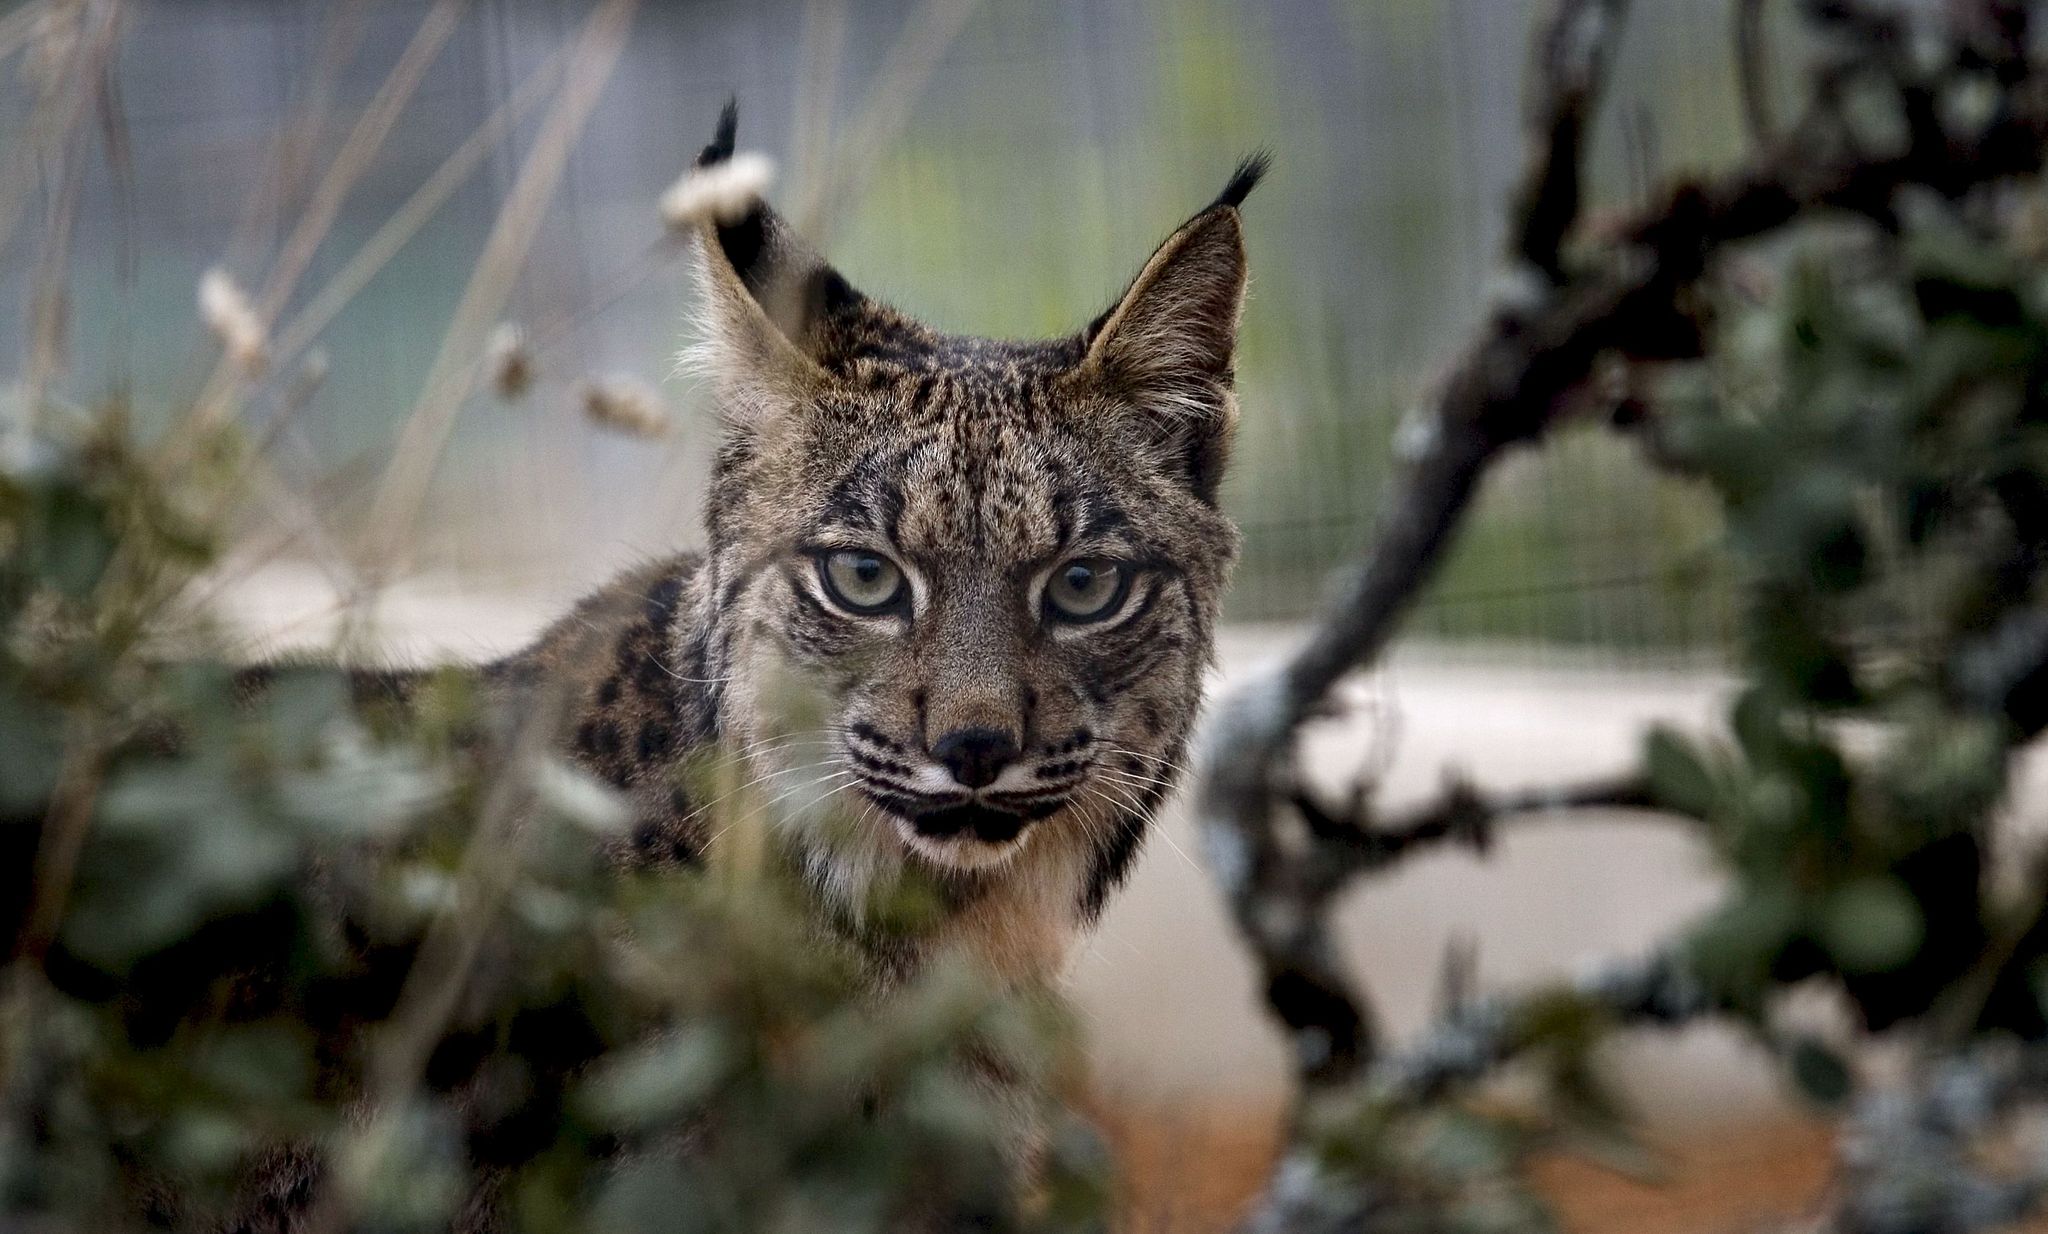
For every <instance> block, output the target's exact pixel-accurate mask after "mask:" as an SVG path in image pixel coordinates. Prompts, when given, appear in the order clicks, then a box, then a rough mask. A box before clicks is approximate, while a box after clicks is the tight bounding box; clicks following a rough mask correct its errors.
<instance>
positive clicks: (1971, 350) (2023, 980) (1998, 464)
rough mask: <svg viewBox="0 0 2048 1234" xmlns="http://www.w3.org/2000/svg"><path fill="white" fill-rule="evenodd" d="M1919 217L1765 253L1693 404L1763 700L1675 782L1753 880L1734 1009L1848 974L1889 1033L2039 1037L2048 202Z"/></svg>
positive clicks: (1814, 234)
mask: <svg viewBox="0 0 2048 1234" xmlns="http://www.w3.org/2000/svg"><path fill="white" fill-rule="evenodd" d="M1902 206H1903V208H1902V209H1901V211H1900V214H1899V217H1898V219H1897V220H1896V221H1895V224H1894V225H1893V226H1892V227H1890V228H1887V227H1883V226H1879V225H1876V224H1872V223H1858V222H1837V223H1834V224H1831V225H1827V226H1821V227H1816V228H1812V229H1809V231H1808V232H1807V233H1805V234H1803V235H1801V236H1799V237H1796V238H1795V239H1793V240H1792V241H1791V242H1790V243H1789V244H1787V245H1786V246H1784V247H1783V248H1782V249H1780V250H1778V251H1774V252H1771V253H1769V254H1765V255H1762V256H1760V257H1759V263H1760V264H1759V265H1758V266H1757V267H1756V268H1755V269H1754V270H1752V272H1751V273H1752V274H1753V275H1755V276H1756V277H1755V278H1754V279H1753V280H1752V298H1750V299H1749V300H1747V301H1746V302H1737V301H1735V300H1733V299H1731V300H1730V302H1729V303H1726V304H1724V305H1723V306H1722V311H1721V312H1720V314H1719V317H1718V324H1717V336H1718V337H1717V345H1716V347H1715V349H1714V354H1713V361H1712V363H1711V365H1710V366H1708V367H1707V368H1706V369H1704V370H1701V371H1694V372H1689V373H1685V374H1680V375H1675V376H1674V377H1673V379H1672V380H1671V382H1670V383H1669V387H1670V388H1668V389H1667V390H1666V391H1665V392H1664V396H1663V400H1662V406H1663V407H1664V408H1665V409H1666V417H1665V419H1664V420H1663V422H1662V423H1661V424H1660V426H1659V431H1658V433H1657V446H1658V449H1659V451H1660V452H1661V453H1662V454H1663V455H1664V457H1665V458H1666V459H1667V461H1669V462H1670V463H1672V464H1673V465H1675V466H1677V467H1679V468H1681V469H1684V470H1686V471H1689V472H1691V473H1693V474H1696V475H1698V476H1699V477H1701V478H1702V479H1703V480H1704V481H1706V482H1707V483H1708V484H1709V485H1711V486H1712V488H1713V489H1714V491H1715V492H1716V493H1717V494H1718V495H1719V496H1720V498H1721V500H1722V502H1723V504H1724V506H1725V508H1726V510H1727V516H1728V524H1729V531H1728V544H1729V547H1730V549H1731V550H1732V553H1733V558H1734V560H1735V562H1736V563H1737V568H1738V569H1739V571H1740V578H1741V581H1742V586H1743V589H1744V594H1745V595H1746V596H1747V597H1748V599H1747V601H1746V606H1745V611H1744V613H1743V616H1742V624H1741V628H1742V632H1743V639H1744V646H1745V656H1744V664H1745V674H1746V684H1745V688H1744V689H1743V690H1742V691H1741V693H1740V695H1739V697H1738V698H1737V699H1736V700H1735V702H1734V705H1733V709H1732V712H1731V714H1730V717H1729V720H1730V725H1729V727H1730V732H1731V734H1732V738H1733V739H1732V741H1728V742H1724V743H1715V744H1711V745H1703V744H1701V743H1698V742H1692V741H1688V740H1686V739H1683V738H1680V737H1678V736H1677V735H1675V734H1672V733H1668V732H1660V733H1658V734H1656V735H1655V736H1653V737H1652V738H1651V740H1650V743H1649V746H1648V751H1647V760H1648V769H1649V773H1650V775H1651V777H1652V779H1653V781H1654V783H1655V784H1656V786H1657V789H1658V791H1659V792H1660V794H1661V795H1662V797H1663V798H1664V800H1665V801H1666V802H1667V803H1668V804H1670V805H1671V806H1672V807H1674V808H1676V809H1679V810H1681V811H1683V812H1685V813H1687V814H1690V815H1693V816H1695V817H1698V818H1700V819H1702V820H1704V821H1705V822H1707V823H1708V824H1709V825H1710V828H1711V831H1710V834H1711V836H1712V837H1713V842H1714V844H1715V846H1716V848H1717V849H1718V851H1719V852H1720V853H1721V855H1722V857H1723V858H1724V860H1725V861H1726V863H1727V865H1728V867H1729V869H1730V870H1731V872H1732V873H1733V874H1734V876H1735V879H1736V883H1735V890H1734V893H1733V894H1732V896H1731V898H1730V900H1729V901H1728V902H1727V904H1725V905H1724V906H1723V908H1722V909H1721V910H1720V911H1719V912H1718V913H1717V914H1715V915H1714V916H1713V917H1712V918H1711V919H1710V920H1708V921H1707V922H1706V923H1704V925H1703V926H1702V927H1701V929H1700V930H1699V931H1698V933H1697V934H1696V936H1695V938H1694V940H1693V949H1694V952H1695V954H1696V957H1697V960H1698V964H1699V967H1700V969H1701V971H1702V972H1703V973H1704V974H1705V975H1707V976H1708V977H1709V979H1710V980H1711V981H1712V982H1713V983H1714V984H1715V985H1716V986H1718V987H1719V989H1720V991H1721V993H1722V994H1723V995H1724V996H1725V997H1726V998H1728V999H1729V1000H1731V1001H1733V1002H1734V1003H1736V1004H1738V1005H1743V1006H1749V1007H1752V1008H1755V1009H1758V1010H1759V1011H1760V1010H1761V1009H1762V1008H1763V1005H1764V1002H1765V999H1766V996H1767V995H1769V993H1770V992H1771V991H1772V990H1773V989H1774V988H1775V987H1777V986H1780V985H1783V984H1785V983H1788V982H1793V981H1798V980H1801V979H1803V978H1805V977H1808V976H1812V975H1815V974H1833V975H1836V976H1838V977H1840V978H1841V980H1842V981H1843V983H1844V985H1845V988H1846V989H1847V991H1848V992H1849V994H1850V996H1851V998H1852V999H1853V1000H1854V1002H1855V1003H1856V1004H1857V1006H1858V1008H1859V1009H1860V1011H1861V1013H1862V1017H1863V1019H1864V1020H1865V1022H1866V1023H1867V1024H1868V1026H1869V1027H1872V1028H1884V1027H1887V1026H1889V1025H1891V1024H1893V1023H1896V1022H1899V1021H1901V1020H1905V1019H1909V1018H1918V1017H1922V1016H1925V1015H1927V1014H1928V1013H1929V1012H1930V1011H1932V1010H1937V1009H1938V1010H1940V1011H1941V1012H1942V1013H1943V1014H1944V1022H1945V1026H1946V1028H1947V1029H1948V1030H1950V1031H1951V1032H1965V1031H1968V1030H1972V1029H1975V1028H1979V1027H1992V1026H1995V1027H1999V1028H2003V1029H2009V1030H2015V1031H2019V1032H2022V1033H2025V1034H2027V1035H2034V1034H2038V1033H2039V1032H2040V1031H2041V1030H2042V1028H2043V1025H2044V1020H2043V1016H2042V1009H2041V1006H2040V1005H2039V1003H2038V1002H2037V1000H2036V998H2035V996H2034V982H2033V973H2034V970H2035V969H2036V967H2037V966H2039V965H2040V964H2041V963H2042V959H2043V952H2042V950H2041V944H2042V942H2043V939H2042V938H2041V937H2039V936H2038V932H2037V931H2035V930H2034V929H2033V926H2032V923H2033V922H2035V921H2036V920H2037V919H2038V918H2039V917H2040V916H2041V912H2042V902H2041V897H2042V896H2043V894H2044V889H2043V888H2042V887H2041V886H2040V885H2039V883H2038V881H2036V880H2026V881H2025V882H2024V883H2023V884H2022V885H2020V886H2018V887H2016V888H2013V889H2011V890H2010V891H2006V892H2003V893H2002V894H1999V895H1996V896H1994V895H1993V894H1992V893H1991V892H1990V891H1989V890H1987V888H1988V887H1989V886H1990V885H1991V882H1990V877H1989V876H1990V872H1991V870H1992V868H1993V862H1994V857H1995V850H1996V849H1997V848H1998V847H1999V843H2000V840H2001V839H2009V837H2005V836H2004V834H2003V833H2004V832H2005V831H2006V830H2007V829H2006V828H2004V827H2002V826H2001V825H2000V823H2001V819H2000V810H2001V807H2002V806H2004V805H2005V804H2006V802H2007V800H2008V799H2007V787H2008V783H2009V777H2010V772H2011V763H2012V758H2013V755H2014V753H2015V751H2016V750H2017V748H2018V747H2019V746H2021V745H2022V744H2024V743H2025V742H2026V741H2028V740H2029V739H2030V738H2031V737H2033V736H2034V734H2035V733H2036V732H2037V731H2038V730H2039V728H2040V727H2041V722H2042V718H2043V717H2042V715H2041V714H2040V712H2041V703H2040V697H2039V693H2038V685H2039V682H2038V680H2037V675H2038V673H2039V671H2040V665H2039V664H2038V663H2037V662H2036V660H2037V659H2038V657H2039V656H2040V654H2041V652H2042V650H2043V648H2042V647H2041V646H2040V645H2039V644H2038V642H2036V643H2032V644H2030V643H2028V642H2027V640H2026V639H2025V638H2024V637H2022V635H2023V633H2024V631H2025V630H2026V629H2028V628H2030V627H2031V626H2032V625H2033V624H2034V623H2036V622H2037V621H2038V617H2037V614H2038V613H2039V611H2040V605H2041V603H2042V599H2043V578H2042V571H2043V569H2044V566H2048V557H2044V549H2048V277H2044V275H2043V271H2042V265H2041V257H2042V253H2041V252H2040V250H2039V243H2040V237H2039V226H2040V220H2041V208H2042V201H2041V199H2040V198H2039V196H2038V190H2037V189H2034V188H2031V187H2029V188H2027V189H2024V190H2022V189H2017V188H2015V189H2011V190H2008V191H2007V192H2006V194H2005V195H2004V196H2003V197H2001V198H1998V199H1996V200H1990V201H1984V200H1979V201H1972V202H1970V203H1969V205H1968V208H1965V207H1964V206H1962V205H1959V204H1957V203H1953V202H1948V201H1944V200H1941V199H1938V198H1934V197H1932V196H1931V195H1928V196H1921V197H1914V198H1909V199H1907V200H1906V201H1905V202H1903V203H1902ZM1831 1083H1832V1081H1830V1080H1827V1079H1825V1078H1823V1079H1822V1080H1821V1081H1819V1082H1818V1083H1817V1084H1814V1085H1812V1086H1813V1087H1818V1088H1827V1087H1829V1086H1830V1085H1831Z"/></svg>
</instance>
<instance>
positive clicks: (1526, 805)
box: [1289, 776, 1663, 881]
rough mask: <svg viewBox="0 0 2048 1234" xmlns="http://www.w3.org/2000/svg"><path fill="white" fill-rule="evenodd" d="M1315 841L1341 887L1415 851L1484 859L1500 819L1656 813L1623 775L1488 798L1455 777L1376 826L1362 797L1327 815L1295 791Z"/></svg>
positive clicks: (1639, 785) (1644, 784) (1644, 789)
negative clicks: (1457, 851) (1450, 849)
mask: <svg viewBox="0 0 2048 1234" xmlns="http://www.w3.org/2000/svg"><path fill="white" fill-rule="evenodd" d="M1289 804H1291V805H1292V806H1293V807H1294V809H1295V811H1296V812H1297V813H1299V814H1300V815H1301V818H1302V821H1303V822H1304V823H1306V824H1307V825H1308V830H1309V834H1310V835H1311V836H1313V837H1314V838H1315V840H1316V846H1315V847H1316V856H1317V858H1318V859H1320V860H1324V861H1327V862H1328V863H1329V864H1330V865H1331V867H1332V874H1333V876H1335V877H1337V878H1338V879H1339V880H1340V881H1341V880H1344V879H1348V878H1350V877H1351V876H1352V875H1355V874H1366V873H1371V872H1373V871H1375V870H1380V869H1384V868H1385V867H1387V866H1390V865H1394V864H1397V863H1398V862H1400V861H1402V860H1403V859H1405V858H1406V857H1408V856H1409V855H1410V854H1412V853H1413V852H1414V851H1415V850H1416V849H1420V848H1429V847H1433V846H1437V845H1442V844H1462V845H1465V846H1466V847H1469V848H1471V849H1472V850H1473V851H1475V852H1480V853H1484V852H1486V851H1487V850H1488V849H1490V848H1492V847H1493V841H1494V836H1495V835H1496V834H1497V826H1498V824H1499V822H1500V821H1501V820H1502V819H1503V818H1507V817H1520V818H1524V819H1528V820H1533V821H1548V820H1550V819H1554V818H1555V817H1556V816H1557V815H1558V814H1560V813H1568V812H1576V811H1582V810H1661V809H1663V807H1662V806H1661V805H1659V803H1658V802H1657V800H1656V798H1655V797H1654V796H1652V794H1651V792H1650V785H1649V783H1648V781H1646V780H1643V779H1641V778H1639V777H1634V776H1629V777H1624V778H1621V779H1615V780H1602V781H1595V782H1592V783H1588V784H1579V785H1570V786H1565V787H1559V788H1541V789H1527V790H1523V791H1521V792H1518V793H1511V794H1508V795H1506V796H1501V797H1488V796H1486V795H1484V794H1482V793H1481V792H1480V791H1479V790H1478V789H1476V788H1474V787H1473V786H1472V784H1471V783H1470V782H1469V781H1467V780H1465V779H1463V778H1461V777H1454V778H1453V779H1452V780H1451V781H1450V783H1449V784H1448V785H1447V786H1446V787H1445V789H1444V792H1443V794H1442V795H1441V796H1440V797H1438V798H1437V799H1436V800H1435V801H1433V802H1430V803H1429V804H1427V805H1425V806H1422V807H1419V808H1417V809H1415V810H1412V811H1410V812H1409V813H1407V814H1405V815H1402V816H1400V817H1398V818H1396V819H1394V820H1392V821H1386V820H1378V821H1376V820H1374V819H1373V818H1372V815H1371V810H1370V808H1369V804H1368V802H1367V800H1366V795H1365V794H1364V792H1362V791H1361V792H1359V793H1357V794H1356V795H1355V796H1354V797H1353V798H1352V800H1351V801H1350V802H1349V803H1348V806H1347V808H1346V809H1345V810H1343V811H1341V812H1338V811H1332V810H1329V809H1327V808H1325V807H1324V806H1322V805H1321V804H1319V803H1318V802H1317V801H1316V800H1315V798H1314V796H1313V795H1312V794H1310V793H1308V792H1306V791H1304V790H1301V789H1297V790H1296V791H1295V793H1294V794H1293V796H1292V797H1291V798H1290V801H1289Z"/></svg>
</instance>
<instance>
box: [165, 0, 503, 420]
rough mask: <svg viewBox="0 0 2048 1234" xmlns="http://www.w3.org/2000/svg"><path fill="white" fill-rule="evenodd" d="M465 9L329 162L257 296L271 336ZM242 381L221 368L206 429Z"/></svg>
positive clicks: (201, 416) (444, 9)
mask: <svg viewBox="0 0 2048 1234" xmlns="http://www.w3.org/2000/svg"><path fill="white" fill-rule="evenodd" d="M465 3H467V0H439V2H438V3H436V4H435V6H434V7H433V9H431V10H430V11H429V12H428V13H427V16H426V17H425V18H424V19H423V20H422V21H421V22H420V26H419V29H418V30H417V31H415V32H414V33H413V37H412V42H410V43H408V44H406V48H405V50H404V51H403V52H401V53H400V54H399V57H398V63H397V64H395V65H393V66H392V69H391V72H390V74H389V75H388V76H386V77H385V79H384V82H383V84H382V85H380V86H378V88H377V94H376V96H375V97H374V98H372V99H371V100H370V105H369V106H368V107H367V108H365V109H364V111H363V114H362V116H361V117H360V118H358V119H357V121H356V124H355V127H354V128H353V129H351V130H350V131H349V135H348V140H347V141H345V142H343V143H342V147H341V150H340V151H339V152H338V153H337V154H336V155H335V156H334V161H333V162H332V163H331V164H329V166H328V169H327V174H326V175H325V176H323V177H321V180H320V183H319V185H318V186H317V187H315V188H314V190H313V196H312V199H311V200H310V201H308V202H307V203H306V209H305V211H304V212H303V213H302V214H301V215H300V216H299V221H298V223H297V224H296V225H295V226H294V227H293V228H292V234H291V235H290V236H289V237H288V238H287V239H286V240H285V245H284V248H283V250H282V251H281V252H280V253H279V254H278V259H277V263H276V264H275V265H274V266H272V267H271V270H270V274H269V276H268V277H267V278H266V279H265V280H264V282H263V288H262V290H261V291H260V292H259V293H258V294H257V296H256V312H257V315H258V319H259V320H260V321H262V323H263V325H264V329H265V331H266V332H268V329H269V327H270V325H271V323H274V322H275V321H276V320H277V317H278V314H279V312H281V311H282V310H283V308H284V305H285V302H286V301H288V300H289V299H291V295H292V292H293V291H294V290H295V289H296V288H297V287H298V284H299V278H300V276H302V275H303V274H305V272H306V267H307V266H308V265H309V264H311V262H312V260H313V254H314V253H315V252H317V251H318V250H319V248H320V243H321V241H323V240H325V239H326V238H327V233H328V232H329V231H330V230H331V229H332V228H333V226H334V220H335V217H336V216H337V215H338V214H340V212H341V206H342V203H343V202H344V201H345V200H347V198H348V194H349V192H350V191H351V190H352V189H354V188H355V185H356V181H357V180H359V179H361V178H362V175H363V173H364V172H365V171H368V170H369V167H370V163H371V161H372V160H374V159H375V158H376V155H377V151H378V150H380V149H382V148H383V145H384V141H385V139H386V138H387V137H389V136H390V135H391V130H392V128H393V126H395V125H396V124H397V123H398V118H399V116H401V115H402V114H404V112H405V108H406V105H407V104H409V103H410V102H411V101H412V96H413V94H414V93H415V92H416V91H417V90H418V89H419V86H420V83H421V82H422V81H424V80H425V79H426V75H427V70H428V69H429V68H431V67H432V66H433V63H434V61H435V60H436V59H438V58H439V57H440V54H441V49H442V48H443V47H445V46H446V45H447V43H448V39H449V36H450V35H452V34H454V33H455V22H456V18H457V17H459V16H460V15H461V13H462V9H463V6H464V4H465ZM235 379H236V373H235V371H234V370H233V369H232V368H230V367H229V365H228V364H227V363H225V362H223V363H222V364H221V365H220V366H218V367H216V368H215V369H214V371H213V375H212V376H211V377H209V378H208V379H207V383H206V386H205V388H204V390H203V391H202V392H201V394H200V396H199V400H198V402H196V403H195V404H194V405H193V414H194V415H195V416H196V417H197V418H198V420H199V422H200V424H202V425H213V424H218V423H220V422H221V421H223V420H225V419H227V418H228V417H230V416H231V415H233V414H234V412H235V411H236V410H237V406H238V403H239V400H238V399H237V398H236V397H235V390H234V387H235V384H236V381H235Z"/></svg>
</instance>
